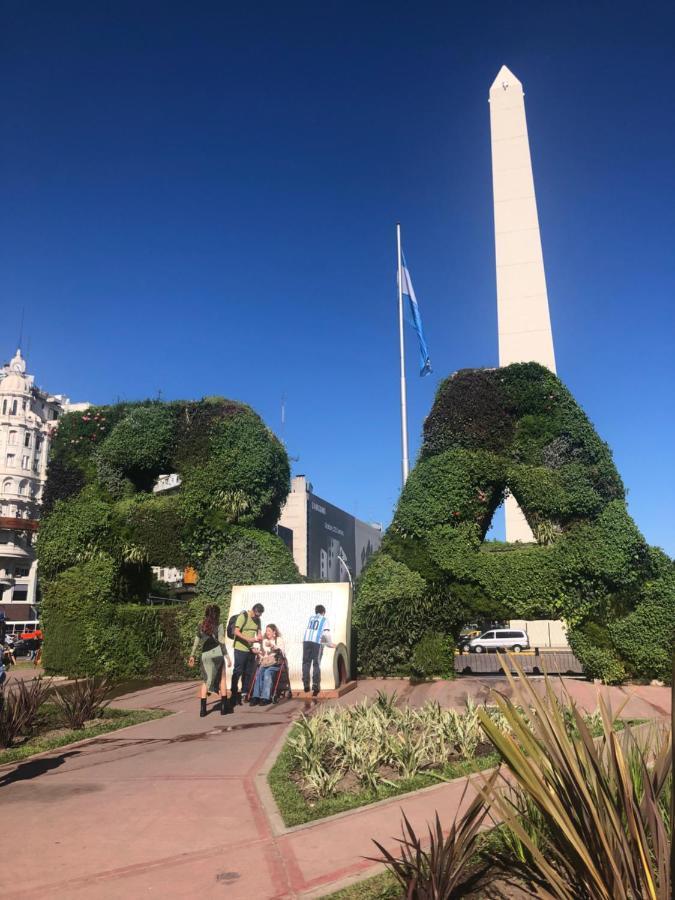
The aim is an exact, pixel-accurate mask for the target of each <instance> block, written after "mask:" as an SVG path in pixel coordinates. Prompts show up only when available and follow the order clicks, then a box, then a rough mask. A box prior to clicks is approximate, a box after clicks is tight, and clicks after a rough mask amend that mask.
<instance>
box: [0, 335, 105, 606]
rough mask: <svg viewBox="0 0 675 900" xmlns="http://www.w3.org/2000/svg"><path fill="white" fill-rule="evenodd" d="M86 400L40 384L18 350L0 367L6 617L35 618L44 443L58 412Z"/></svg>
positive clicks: (1, 563) (0, 566) (0, 579)
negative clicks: (75, 400)
mask: <svg viewBox="0 0 675 900" xmlns="http://www.w3.org/2000/svg"><path fill="white" fill-rule="evenodd" d="M88 406H89V404H88V403H77V404H71V403H70V402H69V400H68V398H67V397H64V396H62V395H61V394H48V393H46V392H45V391H42V390H40V388H38V387H37V386H36V385H35V382H34V378H33V376H32V375H28V374H26V361H25V359H24V358H23V356H22V355H21V351H20V350H17V351H16V354H15V355H14V357H13V358H12V359H11V360H10V361H9V362H8V363H6V364H5V365H4V366H2V367H0V608H1V609H2V610H3V611H4V612H5V615H6V618H7V620H8V621H12V620H15V621H16V620H28V619H33V618H35V603H36V599H37V560H36V559H35V551H34V543H35V535H36V531H37V527H38V524H37V522H38V519H39V514H40V505H41V503H42V494H43V491H44V485H45V480H46V476H47V457H48V454H49V445H50V442H51V438H52V435H53V434H54V430H55V429H56V427H57V423H58V419H59V417H60V416H61V415H62V414H63V413H64V412H71V411H76V410H84V409H86V408H87V407H88Z"/></svg>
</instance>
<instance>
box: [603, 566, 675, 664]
mask: <svg viewBox="0 0 675 900" xmlns="http://www.w3.org/2000/svg"><path fill="white" fill-rule="evenodd" d="M609 634H610V635H611V640H612V642H613V644H614V646H615V647H616V650H617V652H618V653H619V654H620V656H621V658H622V659H623V660H624V662H625V664H626V667H627V668H628V669H629V670H630V672H631V673H632V674H634V675H639V676H640V677H642V678H649V679H651V678H658V679H660V680H661V681H666V682H670V680H671V677H672V657H673V652H674V651H675V567H674V566H673V563H672V562H671V563H670V571H669V572H667V573H666V574H664V575H661V576H660V577H657V578H655V579H654V580H652V581H649V582H647V584H646V585H645V586H644V587H643V588H642V591H641V592H640V599H639V600H638V603H637V606H636V607H635V609H634V610H633V611H632V612H629V613H628V614H627V615H626V616H623V617H622V618H619V619H616V620H615V621H613V622H610V623H609Z"/></svg>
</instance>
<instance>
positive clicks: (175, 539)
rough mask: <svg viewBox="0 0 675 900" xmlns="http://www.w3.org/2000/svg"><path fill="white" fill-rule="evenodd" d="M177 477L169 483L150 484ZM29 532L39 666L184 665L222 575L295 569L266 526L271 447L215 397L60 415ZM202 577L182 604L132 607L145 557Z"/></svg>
mask: <svg viewBox="0 0 675 900" xmlns="http://www.w3.org/2000/svg"><path fill="white" fill-rule="evenodd" d="M167 472H175V473H177V474H178V475H179V476H180V478H181V487H180V491H179V492H178V493H177V494H175V495H171V496H162V495H157V494H153V493H152V488H153V485H154V484H155V482H156V480H157V477H158V476H159V475H161V474H165V473H167ZM47 475H48V477H47V486H46V492H45V500H44V518H43V520H42V523H41V528H40V533H39V538H38V547H37V550H38V560H39V571H40V579H41V586H42V593H43V602H42V620H43V623H44V627H45V648H44V657H43V659H44V663H45V667H46V668H47V670H48V671H52V672H65V673H66V674H70V675H78V674H98V673H109V674H114V675H117V676H129V675H140V674H171V673H176V672H180V671H183V667H184V659H185V656H186V646H187V644H188V643H189V641H190V639H191V635H192V633H193V631H194V627H195V624H196V622H197V621H198V620H199V619H200V618H201V615H202V611H203V608H204V606H205V604H206V603H207V602H214V601H215V602H219V603H222V604H223V605H224V607H225V610H224V612H225V611H226V609H227V606H229V600H230V590H231V587H232V584H234V583H238V584H255V583H262V582H270V581H273V582H277V581H278V582H294V581H299V580H300V576H299V574H298V571H297V568H296V567H295V564H294V563H293V559H292V557H291V556H290V554H289V552H288V551H287V549H286V547H285V546H284V545H283V543H282V542H281V541H280V540H279V539H278V538H277V537H276V536H275V535H274V534H272V528H273V526H274V525H275V523H276V522H277V520H278V518H279V511H280V508H281V505H282V503H283V502H284V500H285V498H286V496H287V493H288V489H289V480H290V469H289V463H288V457H287V454H286V451H285V449H284V447H283V445H282V444H281V442H280V441H279V440H278V439H277V438H276V437H275V436H274V435H273V434H272V432H271V431H270V430H269V429H268V428H267V427H266V426H265V424H264V422H263V421H262V420H261V419H260V417H259V416H258V415H257V414H256V413H255V412H254V411H253V410H252V409H251V408H250V407H248V406H246V405H244V404H242V403H237V402H235V401H231V400H225V399H223V398H220V397H211V398H206V399H204V400H200V401H194V402H192V401H175V402H171V403H162V402H158V401H148V402H142V403H119V404H116V405H114V406H102V407H93V408H90V409H88V410H87V411H86V413H84V414H81V413H74V414H69V415H66V416H64V417H63V418H62V420H61V422H60V424H59V428H58V431H57V433H56V437H55V439H54V443H53V448H52V454H51V459H50V463H49V469H48V473H47ZM154 565H156V566H177V567H185V566H192V567H194V568H195V569H197V571H198V572H199V574H200V576H203V578H202V579H201V580H200V582H199V586H198V589H199V594H198V597H197V598H196V599H195V600H194V601H191V602H190V603H189V604H188V605H187V608H185V609H181V610H176V609H170V608H153V607H148V606H146V605H144V604H143V605H141V604H140V603H139V601H142V600H144V599H145V597H146V596H147V593H148V590H149V587H150V582H151V566H154Z"/></svg>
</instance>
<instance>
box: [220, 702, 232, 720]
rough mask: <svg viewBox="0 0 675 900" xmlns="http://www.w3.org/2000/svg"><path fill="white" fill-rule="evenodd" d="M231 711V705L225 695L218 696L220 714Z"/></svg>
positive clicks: (223, 714)
mask: <svg viewBox="0 0 675 900" xmlns="http://www.w3.org/2000/svg"><path fill="white" fill-rule="evenodd" d="M231 712H232V707H231V706H230V701H229V700H228V699H227V697H221V698H220V714H221V716H226V715H227V714H228V713H231Z"/></svg>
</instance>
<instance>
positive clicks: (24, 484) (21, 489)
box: [19, 481, 28, 497]
mask: <svg viewBox="0 0 675 900" xmlns="http://www.w3.org/2000/svg"><path fill="white" fill-rule="evenodd" d="M27 487H28V482H27V481H20V482H19V494H21V496H22V497H23V496H24V495H25V493H26V488H27Z"/></svg>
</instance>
